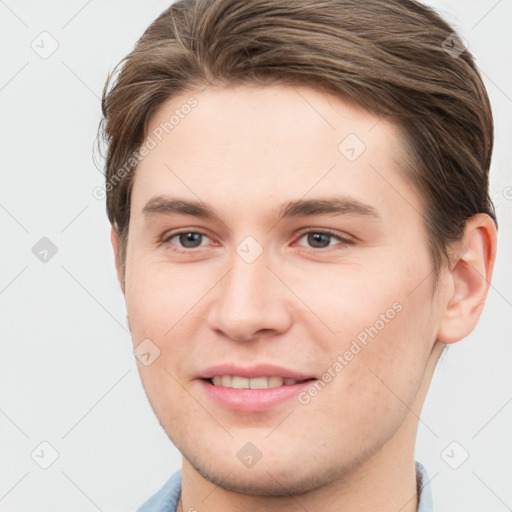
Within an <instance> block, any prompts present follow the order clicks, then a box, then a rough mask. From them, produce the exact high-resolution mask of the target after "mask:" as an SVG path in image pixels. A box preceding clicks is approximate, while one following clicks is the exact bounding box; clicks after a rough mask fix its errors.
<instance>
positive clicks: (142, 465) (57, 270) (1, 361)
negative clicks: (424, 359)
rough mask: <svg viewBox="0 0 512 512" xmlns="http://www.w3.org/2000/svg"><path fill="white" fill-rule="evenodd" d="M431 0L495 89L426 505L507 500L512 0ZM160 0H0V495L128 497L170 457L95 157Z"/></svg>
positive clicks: (488, 507) (133, 500) (66, 504)
mask: <svg viewBox="0 0 512 512" xmlns="http://www.w3.org/2000/svg"><path fill="white" fill-rule="evenodd" d="M428 3H429V4H431V5H434V6H435V7H437V8H438V9H439V10H440V11H441V13H443V14H444V15H445V17H446V18H447V20H448V21H450V22H452V23H453V24H454V25H455V26H456V27H457V28H458V29H459V30H460V32H461V34H462V36H463V37H464V38H465V39H466V40H467V41H468V43H469V47H470V50H471V51H472V52H473V54H474V55H475V57H476V59H477V62H478V64H479V66H480V68H481V70H482V73H483V77H484V80H485V82H486V85H487V88H488V92H489V95H490V97H491V102H492V105H493V108H494V113H495V121H496V146H495V153H494V159H493V167H492V175H491V180H492V183H491V192H492V197H493V199H494V201H495V204H496V207H497V213H498V217H499V222H500V231H499V253H498V258H497V262H496V267H495V272H494V276H493V280H492V285H491V289H490V292H489V296H488V301H487V304H486V307H485V309H484V313H483V316H482V319H481V321H480V323H479V325H478V327H477V328H476V330H475V331H474V332H473V333H472V334H471V335H470V336H469V337H468V338H467V339H466V340H464V341H462V342H460V343H457V344H455V345H452V346H451V347H450V349H449V351H448V353H447V354H446V355H445V356H444V357H443V359H442V361H441V362H440V363H439V365H438V368H437V370H436V373H435V376H434V380H433V383H432V387H431V389H430V392H429V395H428V397H427V401H426V404H425V407H424V410H423V414H422V417H421V421H420V425H419V432H418V442H417V454H416V458H417V460H419V461H421V462H422V463H423V464H424V465H425V466H426V468H427V470H428V472H429V475H430V477H431V479H432V481H431V486H432V490H433V494H434V502H435V509H436V511H438V512H442V511H453V510H465V511H466V512H477V511H478V512H480V511H483V510H485V511H486V512H491V511H497V512H501V511H506V510H511V507H512V486H511V484H510V482H512V463H511V461H512V440H511V439H512V436H511V432H512V428H511V427H512V403H511V402H512V385H511V378H510V375H511V371H510V362H511V360H512V358H511V355H512V343H511V338H512V335H511V331H512V328H511V327H512V326H511V318H512V279H511V271H510V265H509V264H508V265H507V264H506V262H507V261H508V262H510V261H512V237H511V229H510V227H511V225H512V173H511V167H510V165H511V162H512V150H511V147H512V144H511V143H510V138H511V134H512V129H511V128H512V127H511V123H512V115H511V114H512V59H511V48H512V33H511V32H510V21H511V19H512V2H511V1H510V0H501V1H495V0H493V1H477V0H474V1H467V0H465V1H463V0H457V1H450V2H428ZM168 4H169V2H168V1H167V0H166V1H164V0H150V1H145V2H142V1H140V2H135V1H130V2H126V1H125V2H122V1H121V0H108V1H105V0H104V1H101V2H100V1H99V0H89V1H88V2H87V1H84V0H73V1H69V0H68V1H66V2H65V1H64V0H55V1H53V2H37V1H35V0H32V1H29V0H19V1H15V0H5V1H0V23H1V30H0V38H1V45H0V51H1V64H0V105H1V126H0V139H1V142H0V144H1V148H2V150H1V153H0V164H1V171H2V172H1V178H0V179H1V182H0V229H1V236H2V250H1V255H0V258H1V260H0V262H1V267H0V272H1V273H0V315H1V316H0V333H1V342H2V345H1V358H0V365H1V368H0V432H1V442H0V443H1V444H0V453H1V463H0V464H1V465H0V511H2V512H14V511H31V512H32V511H48V510H52V511H55V512H59V511H66V512H67V511H69V510H74V511H77V512H78V511H84V512H86V511H95V510H101V511H105V512H106V511H128V510H134V509H135V508H136V507H137V506H138V505H139V504H140V503H141V502H142V501H143V500H144V499H145V498H146V497H147V496H148V495H150V494H151V493H152V492H154V491H155V490H156V489H157V488H159V487H160V486H161V485H162V484H163V482H164V481H165V480H166V479H167V478H168V477H169V476H170V474H171V473H172V472H173V471H174V470H175V469H177V468H179V466H180V456H179V453H178V451H177V450H176V449H175V448H174V447H173V446H172V445H171V443H170V442H169V441H168V439H167V437H166V436H165V434H164V433H163V431H162V429H161V428H160V426H159V425H158V422H157V420H156V418H155V417H154V415H153V412H152V411H151V409H150V407H149V405H148V403H147V401H146V397H145V395H144V392H143V389H142V387H141V384H140V380H139V377H138V374H137V370H136V365H135V361H134V358H133V354H132V349H131V340H130V337H129V333H128V331H127V329H126V325H125V314H126V313H125V307H124V302H123V299H122V295H121V292H120V290H119V288H118V284H117V281H116V276H115V271H114V265H113V257H112V252H111V248H110V243H109V224H108V222H107V218H106V215H105V206H104V201H101V200H98V199H96V198H95V197H94V196H93V190H94V189H95V187H101V185H102V184H103V179H102V175H101V174H100V172H99V171H98V168H97V167H96V165H98V166H99V167H100V168H101V165H102V161H101V159H98V160H97V163H96V165H95V163H94V162H93V158H92V153H93V144H94V138H95V136H96V130H97V126H98V121H99V119H100V103H99V97H100V95H101V91H102V88H103V84H104V81H105V78H106V76H107V73H108V71H109V70H111V69H112V68H113V66H114V65H115V64H117V62H118V61H119V60H120V59H121V58H122V57H124V56H125V55H126V53H128V52H129V51H130V49H131V48H132V46H133V45H134V43H135V42H136V40H137V38H138V37H139V36H140V35H141V34H142V31H143V30H144V29H145V28H146V26H147V25H148V24H149V23H150V22H151V21H152V20H153V19H154V18H155V17H156V16H157V15H158V14H159V13H160V12H161V11H162V10H163V9H164V8H165V7H167V6H168ZM44 31H46V32H48V34H50V35H40V34H41V32H44ZM56 44H58V48H56V50H55V51H54V53H53V54H51V55H49V56H48V55H47V54H45V52H47V53H49V52H50V51H51V50H52V49H53V48H52V45H53V46H55V45H56ZM43 57H47V58H43ZM43 237H47V238H48V239H49V240H51V242H52V244H54V246H55V247H56V248H57V252H56V254H55V255H52V252H51V247H50V248H49V247H48V242H47V241H43V242H39V241H40V239H41V238H43ZM38 242H39V243H40V244H43V245H42V246H41V247H42V248H41V247H39V246H36V249H37V250H35V252H36V253H37V256H38V257H37V256H36V255H35V254H34V253H33V247H34V246H35V245H36V244H37V243H38ZM45 244H46V245H45ZM44 250H48V251H49V252H48V254H47V255H46V259H47V261H41V260H40V259H39V258H42V257H44V256H45V253H44ZM40 251H43V252H42V253H41V252H40ZM42 442H46V443H49V444H50V445H51V447H49V446H48V445H41V443H42ZM57 454H58V458H57V459H56V460H55V462H53V463H52V461H53V458H55V456H56V455H57ZM466 455H468V458H467V460H465V461H464V458H465V457H466ZM50 463H52V464H51V465H50V466H49V467H48V468H47V469H43V468H42V467H41V466H46V465H49V464H50ZM455 466H459V467H458V468H457V469H454V467H455Z"/></svg>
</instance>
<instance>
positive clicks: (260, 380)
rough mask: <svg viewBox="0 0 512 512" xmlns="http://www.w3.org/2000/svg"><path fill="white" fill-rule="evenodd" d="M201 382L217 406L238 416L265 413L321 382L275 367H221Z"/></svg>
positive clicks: (216, 367)
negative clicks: (238, 414) (246, 413)
mask: <svg viewBox="0 0 512 512" xmlns="http://www.w3.org/2000/svg"><path fill="white" fill-rule="evenodd" d="M198 380H199V382H200V383H201V387H202V389H203V392H204V393H205V395H206V397H207V398H208V399H209V400H211V401H212V402H213V403H214V404H216V405H217V406H220V407H222V408H223V409H228V410H232V411H238V412H251V413H255V412H265V411H269V410H271V409H273V408H275V407H277V406H278V405H280V404H283V403H284V402H286V401H290V400H293V399H294V398H295V399H296V398H297V395H298V394H299V393H300V392H301V391H302V390H304V389H305V388H306V387H307V386H309V385H311V383H312V382H315V381H316V380H317V379H316V378H315V377H312V376H311V375H307V374H304V373H301V372H296V371H292V370H289V369H286V368H282V367H277V366H273V365H259V366H253V367H251V368H244V367H240V366H233V365H217V366H215V367H210V368H208V369H207V370H205V371H203V372H202V374H201V375H200V376H199V379H198Z"/></svg>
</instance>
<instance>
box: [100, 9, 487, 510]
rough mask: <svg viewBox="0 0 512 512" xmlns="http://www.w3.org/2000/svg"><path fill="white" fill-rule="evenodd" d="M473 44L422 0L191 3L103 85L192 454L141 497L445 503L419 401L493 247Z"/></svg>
mask: <svg viewBox="0 0 512 512" xmlns="http://www.w3.org/2000/svg"><path fill="white" fill-rule="evenodd" d="M463 43H464V42H463V41H462V40H461V39H460V38H458V37H457V36H456V35H455V33H454V31H453V29H452V28H451V27H450V26H449V25H447V24H446V23H445V22H444V21H443V20H442V19H440V18H439V17H438V15H437V14H436V13H435V12H433V11H432V10H430V9H428V8H426V7H424V6H422V5H421V4H419V3H416V2H412V1H410V0H392V1H388V0H386V1H384V0H368V1H365V2H355V1H346V0H337V1H325V2H318V1H315V0H298V1H293V2H286V1H284V0H282V1H273V2H267V1H264V0H252V1H251V2H246V1H240V0H208V1H206V0H197V1H193V0H192V1H180V2H177V3H175V4H174V5H172V6H171V7H170V8H169V9H168V10H166V11H165V12H164V13H162V14H161V16H160V17H159V18H158V19H157V20H156V21H155V22H154V23H153V24H152V25H151V26H150V27H149V28H148V29H147V31H146V32H145V34H144V35H143V37H142V38H141V39H140V40H139V42H138V43H137V45H136V47H135V49H134V50H133V52H132V53H131V54H130V55H129V56H128V57H127V59H126V60H125V61H124V62H123V63H122V67H121V69H120V71H119V73H117V74H116V75H115V81H114V83H110V82H108V83H107V85H106V87H105V93H104V98H103V113H104V124H103V130H104V132H103V133H104V138H105V140H106V142H107V144H108V153H107V159H106V171H107V183H106V190H107V210H108V215H109V219H110V221H111V223H112V245H113V248H114V252H115V256H116V267H117V271H118V277H119V281H120V284H121V288H122V291H123V293H124V296H125V300H126V305H127V311H128V317H129V325H130V330H131V333H132V338H133V343H134V347H135V353H136V354H138V356H139V357H138V361H139V363H138V366H139V371H140V376H141V380H142V382H143V385H144V388H145V391H146V394H147V396H148V399H149V401H150V403H151V405H152V407H153V410H154V411H155V414H156V415H157V417H158V419H159V421H160V424H161V425H162V427H163V428H164V430H165V432H166V433H167V435H168V436H169V438H170V439H171V440H172V442H173V443H174V444H175V445H176V447H177V448H178V449H179V450H180V452H181V453H182V455H183V463H182V470H181V471H179V472H177V473H175V474H174V475H172V477H171V479H170V480H169V481H168V482H167V483H166V484H165V486H164V487H163V488H162V489H161V490H160V491H159V492H158V493H157V494H156V495H154V496H153V497H152V498H151V499H150V500H149V501H148V502H147V503H146V504H145V505H143V506H142V507H141V508H140V509H139V510H140V511H148V510H151V511H175V510H177V511H186V510H187V511H193V510H199V511H201V512H203V511H205V512H213V511H223V512H226V511H234V510H251V511H256V510H265V511H273V510H287V511H299V510H310V511H313V510H315V511H316V510H322V511H325V512H330V511H337V512H348V511H354V510H357V511H370V510H372V511H374V510H380V511H395V512H396V511H399V510H400V511H402V512H412V511H421V512H425V511H430V510H432V497H431V494H430V488H429V487H428V476H427V472H426V470H425V468H424V467H423V466H422V465H421V464H420V463H419V462H415V460H414V444H415V438H416V431H417V426H418V418H419V415H420V412H421V407H422V405H423V402H424V399H425V396H426V393H427V390H428V386H429V383H430V380H431V377H432V374H433V371H434V369H435V365H436V363H437V361H438V358H439V355H440V354H441V352H442V349H443V347H445V346H446V345H448V344H451V343H454V342H456V341H459V340H461V339H463V338H464V337H466V336H467V335H468V334H469V333H470V332H471V331H472V330H473V329H474V327H475V326H476V324H477V322H478V319H479V317H480V314H481V312H482V308H483V305H484V302H485V298H486V295H487V292H488V288H489V282H490V280H491V276H492V270H493V264H494V259H495V252H496V230H497V225H496V216H495V213H494V208H493V205H492V202H491V200H490V198H489V194H488V173H489V165H490V159H491V152H492V143H493V126H492V116H491V111H490V106H489V101H488V98H487V94H486V91H485V88H484V86H483V83H482V81H481V79H480V76H479V74H478V71H477V70H476V67H475V65H474V62H473V59H472V57H471V55H470V54H469V52H468V51H467V50H466V49H465V46H464V44H463ZM212 484H213V485H212Z"/></svg>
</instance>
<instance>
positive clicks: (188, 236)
mask: <svg viewBox="0 0 512 512" xmlns="http://www.w3.org/2000/svg"><path fill="white" fill-rule="evenodd" d="M205 237H206V238H209V237H207V236H206V235H205V234H204V233H198V232H197V231H180V232H178V233H172V234H170V235H169V236H166V237H165V238H164V239H163V240H162V243H165V244H172V245H175V244H174V243H173V242H172V240H173V239H175V238H176V239H177V241H178V242H179V244H178V247H179V248H182V249H195V248H197V247H200V246H201V245H202V244H201V242H202V241H203V238H205Z"/></svg>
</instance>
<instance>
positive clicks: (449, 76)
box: [100, 0, 497, 289]
mask: <svg viewBox="0 0 512 512" xmlns="http://www.w3.org/2000/svg"><path fill="white" fill-rule="evenodd" d="M462 42H463V40H462V39H461V38H459V37H458V36H456V34H455V31H454V29H453V28H452V27H451V26H450V25H449V24H447V23H446V22H445V21H444V20H443V19H442V18H441V17H440V16H439V15H438V14H437V13H436V12H435V11H434V10H432V9H430V8H428V7H426V6H424V5H422V4H420V3H418V2H416V1H412V0H364V1H359V0H328V1H326V0H291V1H289V0H180V1H178V2H176V3H174V4H173V5H171V7H169V8H168V9H166V10H165V11H164V12H163V13H162V14H161V15H160V16H159V17H158V18H157V19H156V20H155V21H154V22H153V23H152V24H151V25H150V26H149V27H148V29H147V30H146V31H145V32H144V34H143V35H142V37H141V38H140V39H139V41H138V42H137V44H136V46H135V48H134V50H133V51H132V52H131V53H130V54H129V55H128V56H127V57H126V58H125V59H124V60H123V61H121V62H120V63H119V65H118V67H117V68H116V69H115V70H114V72H113V73H112V74H110V76H109V78H108V80H107V83H106V84H105V88H104V91H103V99H102V111H103V116H104V117H103V119H102V122H101V124H100V131H101V134H102V136H103V141H104V142H105V143H106V144H107V147H108V152H107V155H106V180H107V189H106V192H107V213H108V217H109V220H110V222H111V223H112V224H113V225H114V226H115V227H116V228H117V229H118V232H119V252H120V260H121V261H120V263H121V265H122V268H123V271H124V265H125V259H126V244H127V237H128V224H129V219H130V197H131V190H132V184H133V178H134V171H135V168H136V165H137V161H138V159H137V158H133V156H134V155H136V154H137V152H138V151H139V148H140V147H141V144H142V143H143V141H144V139H145V137H146V129H147V125H148V121H149V119H150V117H151V116H152V115H153V114H154V113H155V112H156V111H157V110H158V109H159V108H160V107H161V106H162V104H163V103H164V102H165V101H167V100H168V99H170V98H172V97H173V96H176V95H178V94H180V93H184V92H187V91H192V90H195V89H198V88H201V87H204V86H206V85H208V84H214V85H219V86H229V85H235V84H243V83H253V84H260V85H269V84H276V83H277V84H283V85H307V86H310V87H313V88H317V89H320V90H322V91H325V92H328V93H331V94H335V95H338V96H341V97H343V98H346V99H350V100H351V101H354V102H356V103H357V104H359V105H361V106H362V107H364V108H366V109H367V110H368V111H370V112H372V113H374V114H378V115H386V116H392V118H393V119H394V120H396V121H397V122H398V125H399V126H400V127H401V128H402V132H403V134H404V140H405V142H406V147H407V149H408V152H409V154H410V156H411V158H410V162H409V163H410V165H408V168H407V171H406V172H405V175H406V177H407V179H408V180H409V181H410V182H411V183H412V184H413V186H414V187H415V189H416V190H417V192H418V194H419V195H420V197H421V198H422V200H423V203H424V211H423V212H421V213H422V215H423V217H424V220H425V226H426V230H427V233H428V246H429V251H430V254H431V257H432V261H433V267H434V271H435V276H436V280H435V286H434V289H435V288H436V287H437V283H438V279H439V272H440V268H441V266H442V263H443V260H444V259H447V258H448V251H447V247H448V246H449V244H450V243H452V242H454V241H457V240H460V238H461V236H462V234H463V232H464V227H465V222H466V220H467V219H468V218H470V217H471V216H473V215H475V214H477V213H486V214H488V215H490V216H491V217H492V218H493V220H494V222H495V223H496V224H497V220H496V214H495V211H494V206H493V203H492V200H491V198H490V196H489V192H488V188H489V166H490V162H491V153H492V146H493V121H492V114H491V108H490V104H489V99H488V97H487V93H486V90H485V86H484V84H483V82H482V79H481V77H480V74H479V72H478V70H477V68H476V65H475V63H474V59H473V57H472V55H471V54H470V53H469V52H468V51H467V49H466V50H465V48H464V46H463V45H462ZM121 169H124V172H120V170H121Z"/></svg>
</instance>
